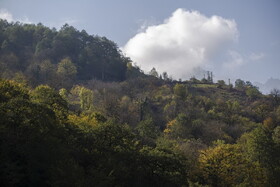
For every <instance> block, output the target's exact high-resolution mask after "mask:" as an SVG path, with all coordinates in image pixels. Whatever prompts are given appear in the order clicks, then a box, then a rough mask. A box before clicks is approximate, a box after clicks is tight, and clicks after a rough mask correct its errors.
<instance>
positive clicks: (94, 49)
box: [0, 19, 139, 88]
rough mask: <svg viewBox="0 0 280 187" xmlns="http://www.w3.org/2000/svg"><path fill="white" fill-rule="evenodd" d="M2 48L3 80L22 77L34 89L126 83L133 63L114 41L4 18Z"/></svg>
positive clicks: (0, 31)
mask: <svg viewBox="0 0 280 187" xmlns="http://www.w3.org/2000/svg"><path fill="white" fill-rule="evenodd" d="M0 49H1V50H0V67H1V68H0V78H7V79H11V78H12V77H14V75H18V77H21V78H24V79H26V80H27V81H28V82H29V83H30V84H31V85H33V86H36V85H38V84H50V85H51V86H53V87H56V88H59V87H69V86H70V85H72V84H75V83H77V82H79V81H86V80H92V79H97V80H102V81H123V80H125V79H126V77H127V63H128V62H130V59H129V58H126V57H124V55H123V54H122V52H121V51H120V49H119V48H118V46H117V44H116V43H114V42H113V41H111V40H108V39H107V38H106V37H100V36H97V35H89V34H88V33H87V32H86V31H85V30H82V31H78V30H77V29H75V28H74V27H72V26H69V25H68V24H65V25H64V26H63V27H62V28H61V29H60V30H56V29H54V28H53V29H50V28H48V27H46V26H44V25H42V24H40V23H39V24H37V25H35V24H22V23H19V22H16V23H9V22H7V21H5V20H1V19H0ZM138 73H139V72H138ZM53 80H56V81H55V82H56V84H53V83H54V81H53Z"/></svg>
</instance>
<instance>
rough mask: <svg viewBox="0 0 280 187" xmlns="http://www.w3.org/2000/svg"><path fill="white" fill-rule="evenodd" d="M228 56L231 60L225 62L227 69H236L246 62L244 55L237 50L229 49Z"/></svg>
mask: <svg viewBox="0 0 280 187" xmlns="http://www.w3.org/2000/svg"><path fill="white" fill-rule="evenodd" d="M227 56H228V59H229V60H228V61H227V62H226V63H224V64H223V66H224V68H225V69H228V70H234V69H236V68H238V67H240V66H242V65H244V63H245V60H244V57H243V56H242V55H241V54H240V53H238V52H237V51H232V50H229V51H228V53H227Z"/></svg>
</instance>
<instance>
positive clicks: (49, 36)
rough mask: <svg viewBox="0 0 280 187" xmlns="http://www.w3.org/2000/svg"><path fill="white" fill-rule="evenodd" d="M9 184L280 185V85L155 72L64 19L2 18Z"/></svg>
mask: <svg viewBox="0 0 280 187" xmlns="http://www.w3.org/2000/svg"><path fill="white" fill-rule="evenodd" d="M0 44H1V51H0V77H1V81H0V144H1V147H0V148H1V151H0V159H1V163H0V185H1V186H277V185H278V184H279V183H280V178H279V176H280V160H279V157H280V91H279V90H273V91H272V92H271V94H270V95H262V94H261V93H260V92H259V91H258V88H257V87H255V86H254V85H252V84H251V83H250V82H248V81H243V80H240V79H238V80H237V81H236V82H235V84H234V85H232V84H230V85H227V84H226V83H225V82H224V81H223V80H219V81H218V82H217V83H213V80H212V77H207V78H204V79H202V80H197V79H195V78H192V79H190V80H188V81H174V80H172V79H171V78H169V77H168V75H167V73H163V74H162V75H159V73H158V72H156V70H155V69H153V70H152V71H151V72H150V74H149V75H145V74H144V73H143V72H142V71H141V70H140V69H139V68H138V67H136V66H133V65H132V62H131V61H130V59H129V58H127V57H124V56H123V55H122V53H121V51H120V50H119V48H118V47H117V45H116V44H115V43H114V42H112V41H110V40H108V39H106V38H104V37H99V36H91V35H88V34H87V33H86V32H85V31H78V30H76V29H75V28H73V27H71V26H68V25H65V26H63V27H62V28H61V29H60V30H59V31H57V30H55V29H50V28H48V27H45V26H43V25H42V24H38V25H30V24H20V23H8V22H6V21H3V20H2V21H0Z"/></svg>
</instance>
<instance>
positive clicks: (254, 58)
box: [249, 53, 265, 61]
mask: <svg viewBox="0 0 280 187" xmlns="http://www.w3.org/2000/svg"><path fill="white" fill-rule="evenodd" d="M264 57H265V54H264V53H252V54H251V55H250V56H249V59H250V60H252V61H258V60H261V59H263V58H264Z"/></svg>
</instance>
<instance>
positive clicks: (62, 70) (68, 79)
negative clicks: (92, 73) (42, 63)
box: [57, 58, 77, 87]
mask: <svg viewBox="0 0 280 187" xmlns="http://www.w3.org/2000/svg"><path fill="white" fill-rule="evenodd" d="M57 74H58V76H59V77H60V78H61V86H65V87H69V86H71V84H72V83H73V81H74V80H75V78H76V74H77V68H76V66H75V65H74V64H73V62H72V61H71V59H70V58H64V59H62V60H61V61H60V62H59V63H58V66H57Z"/></svg>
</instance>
